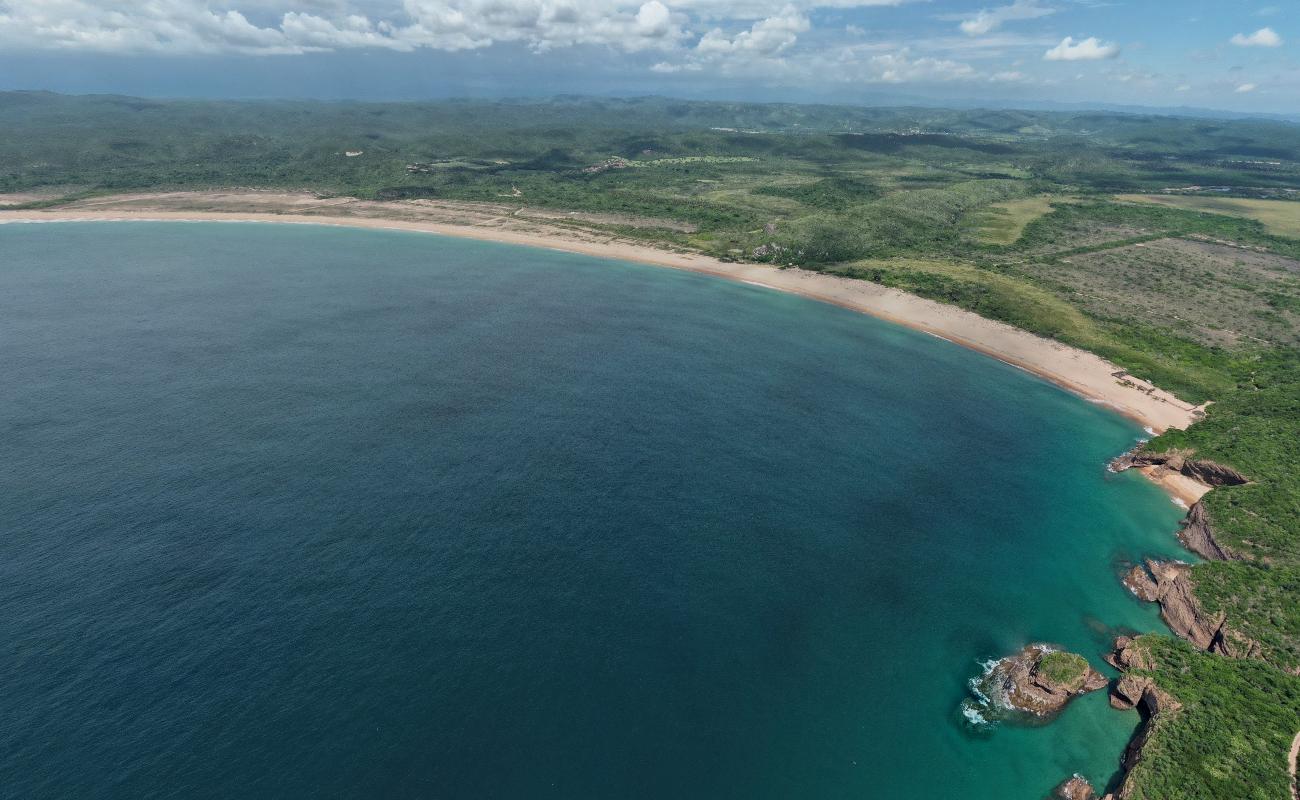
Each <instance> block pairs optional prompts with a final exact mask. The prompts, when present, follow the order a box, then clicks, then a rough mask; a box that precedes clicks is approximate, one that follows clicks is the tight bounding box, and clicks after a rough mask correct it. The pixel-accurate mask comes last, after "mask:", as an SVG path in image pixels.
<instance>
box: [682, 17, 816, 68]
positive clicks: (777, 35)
mask: <svg viewBox="0 0 1300 800" xmlns="http://www.w3.org/2000/svg"><path fill="white" fill-rule="evenodd" d="M810 27H811V23H810V22H809V21H808V18H807V17H805V16H804V15H803V14H801V13H799V12H798V11H797V10H795V8H794V7H793V6H786V7H785V8H784V9H782V10H781V12H780V13H778V14H776V15H775V16H771V17H768V18H766V19H762V20H759V21H758V22H755V23H754V24H753V25H752V26H751V27H750V29H749V30H747V31H741V32H740V33H738V34H736V35H735V36H734V37H728V36H727V35H726V34H725V33H723V32H722V30H721V29H719V28H714V29H713V30H711V31H709V32H708V33H706V34H704V35H703V36H702V37H700V41H699V43H698V44H697V45H696V46H695V52H696V53H697V54H698V55H700V56H704V57H708V56H715V55H727V54H732V53H742V54H754V55H759V56H774V55H776V54H778V53H780V52H782V51H783V50H786V49H787V48H789V47H790V46H791V45H793V44H794V43H795V42H796V41H797V40H798V38H799V34H801V33H803V32H805V31H807V30H808V29H809V28H810Z"/></svg>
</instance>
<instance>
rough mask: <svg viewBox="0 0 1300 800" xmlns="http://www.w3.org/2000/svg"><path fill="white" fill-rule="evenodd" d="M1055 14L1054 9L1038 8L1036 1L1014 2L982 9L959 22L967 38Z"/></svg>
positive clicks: (1017, 0) (1019, 0)
mask: <svg viewBox="0 0 1300 800" xmlns="http://www.w3.org/2000/svg"><path fill="white" fill-rule="evenodd" d="M1054 13H1056V9H1053V8H1047V7H1046V6H1040V5H1039V4H1038V0H1016V1H1015V2H1014V3H1012V4H1011V5H1009V6H998V7H997V8H985V9H982V10H981V11H980V12H979V13H977V14H976V15H975V16H973V17H966V18H963V19H962V20H961V26H960V27H961V32H962V33H964V34H966V35H967V36H983V35H984V34H986V33H992V32H993V31H995V30H997V29H998V28H1001V27H1002V25H1003V24H1004V23H1007V22H1012V21H1014V20H1022V19H1038V18H1039V17H1046V16H1047V15H1049V14H1054Z"/></svg>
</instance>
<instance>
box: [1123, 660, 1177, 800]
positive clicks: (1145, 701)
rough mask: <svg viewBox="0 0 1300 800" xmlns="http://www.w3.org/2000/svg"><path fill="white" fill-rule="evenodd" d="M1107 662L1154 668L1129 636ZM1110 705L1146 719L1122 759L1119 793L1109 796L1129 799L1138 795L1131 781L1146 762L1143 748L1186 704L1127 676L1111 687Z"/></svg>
mask: <svg viewBox="0 0 1300 800" xmlns="http://www.w3.org/2000/svg"><path fill="white" fill-rule="evenodd" d="M1106 660H1107V661H1109V662H1110V663H1111V664H1114V665H1115V666H1117V667H1119V668H1120V669H1134V670H1143V669H1150V668H1151V667H1152V666H1154V665H1153V664H1151V663H1150V661H1149V657H1148V655H1147V654H1146V652H1145V651H1143V650H1142V649H1141V648H1140V647H1137V646H1135V645H1134V642H1133V640H1131V639H1129V638H1128V637H1126V636H1121V637H1119V638H1118V639H1117V640H1115V651H1114V652H1113V653H1111V655H1110V656H1108V657H1107V659H1106ZM1110 704H1111V706H1113V707H1114V708H1119V709H1134V708H1136V709H1137V710H1138V713H1139V714H1141V716H1142V724H1141V726H1139V727H1138V729H1137V732H1136V733H1134V734H1133V738H1132V739H1131V740H1130V741H1129V743H1128V747H1126V748H1125V749H1124V755H1123V757H1122V758H1121V759H1120V766H1121V768H1122V769H1123V771H1124V779H1123V781H1122V782H1121V783H1120V788H1119V791H1117V792H1116V793H1115V794H1113V795H1106V798H1107V800H1109V799H1110V798H1115V799H1116V800H1127V798H1129V797H1132V796H1133V793H1134V787H1133V782H1132V780H1131V778H1132V774H1133V768H1134V767H1135V766H1136V765H1137V763H1138V762H1139V761H1140V760H1141V759H1142V748H1143V747H1144V746H1146V743H1147V741H1148V740H1149V739H1150V738H1151V736H1152V734H1153V733H1154V732H1155V731H1156V730H1158V729H1159V728H1160V726H1161V725H1163V724H1165V722H1166V720H1168V718H1169V717H1170V716H1172V715H1174V714H1176V713H1178V711H1179V710H1180V709H1181V708H1182V705H1181V704H1180V703H1179V702H1178V700H1177V699H1175V698H1174V696H1173V695H1171V694H1169V693H1168V692H1166V691H1164V690H1163V689H1161V688H1160V687H1159V686H1157V685H1156V683H1155V681H1153V680H1151V679H1150V678H1144V677H1141V676H1138V675H1132V674H1125V675H1124V676H1123V677H1121V678H1120V679H1119V681H1117V682H1116V683H1115V685H1114V686H1113V687H1111V690H1110Z"/></svg>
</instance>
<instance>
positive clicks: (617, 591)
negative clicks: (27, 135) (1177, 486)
mask: <svg viewBox="0 0 1300 800" xmlns="http://www.w3.org/2000/svg"><path fill="white" fill-rule="evenodd" d="M0 376H3V379H2V380H0V642H3V651H2V652H3V655H2V656H0V786H3V787H4V788H3V791H2V793H3V794H4V795H5V796H9V797H16V798H17V797H23V798H56V797H78V798H99V797H129V798H151V797H169V798H170V797H175V798H217V797H220V798H235V797H240V798H243V797H311V798H345V797H346V798H362V797H364V798H444V799H445V798H453V799H456V800H460V799H461V798H464V799H465V800H483V799H484V798H564V799H565V800H573V799H576V798H583V799H586V798H656V799H659V798H707V799H708V800H718V799H720V798H745V799H746V800H754V799H756V798H801V799H803V798H807V799H811V798H957V797H960V798H963V800H981V799H982V798H988V799H989V800H993V799H994V798H996V799H997V800H1015V799H1016V798H1024V800H1039V798H1041V797H1042V796H1043V795H1044V794H1045V793H1046V792H1047V791H1048V790H1049V789H1050V788H1051V787H1052V786H1053V785H1054V784H1055V783H1056V782H1057V781H1059V780H1061V779H1063V778H1065V777H1067V776H1068V775H1070V774H1071V773H1074V772H1081V773H1083V774H1084V775H1086V776H1088V777H1089V778H1092V779H1093V780H1094V781H1096V782H1097V783H1099V784H1104V783H1105V782H1106V781H1107V780H1108V779H1109V778H1111V777H1112V776H1113V774H1114V773H1115V771H1116V769H1117V766H1118V759H1119V755H1120V753H1121V751H1122V749H1123V746H1124V744H1125V742H1126V741H1127V739H1128V737H1129V735H1130V734H1131V733H1132V731H1133V729H1134V727H1135V726H1136V724H1137V721H1138V720H1137V717H1136V715H1135V714H1133V713H1131V712H1130V713H1121V712H1117V711H1113V710H1111V709H1110V708H1109V707H1108V706H1107V703H1106V698H1105V696H1104V692H1099V693H1096V694H1093V695H1090V696H1088V697H1085V698H1083V699H1081V700H1079V701H1077V702H1076V703H1074V704H1073V705H1072V706H1071V707H1070V708H1068V709H1067V710H1066V712H1065V713H1064V714H1063V715H1061V717H1060V718H1059V719H1057V720H1056V721H1055V722H1054V723H1052V724H1051V725H1047V726H1020V725H1015V724H1009V723H1005V722H1004V723H1000V724H981V723H979V721H978V718H977V715H976V714H970V713H968V714H963V713H962V710H963V702H964V701H966V700H968V699H969V698H970V693H969V689H968V683H969V682H970V680H971V679H972V678H975V677H977V676H978V675H979V674H980V671H981V662H983V661H986V660H988V659H990V658H995V657H997V656H1000V655H1003V654H1006V653H1009V652H1011V651H1013V650H1015V649H1017V648H1019V647H1021V646H1022V645H1024V644H1026V643H1027V642H1031V641H1040V640H1042V641H1050V642H1056V643H1059V644H1062V645H1065V646H1067V647H1070V648H1074V649H1076V650H1078V651H1080V652H1082V653H1084V654H1086V655H1087V656H1088V657H1089V658H1090V659H1092V660H1093V662H1094V663H1095V664H1098V665H1100V659H1099V655H1100V654H1101V653H1102V652H1103V651H1104V650H1105V649H1106V647H1107V644H1108V642H1109V640H1110V637H1111V636H1112V635H1113V634H1114V632H1115V631H1116V630H1120V629H1135V630H1158V629H1160V627H1161V626H1160V623H1159V621H1158V619H1157V617H1156V615H1155V612H1154V610H1153V609H1152V608H1151V607H1148V606H1144V605H1142V604H1140V603H1138V602H1137V601H1136V600H1134V599H1133V598H1132V597H1130V596H1129V594H1128V593H1127V592H1126V591H1125V590H1124V588H1123V587H1122V586H1121V585H1120V583H1119V581H1118V579H1117V575H1118V573H1119V571H1120V569H1121V568H1122V565H1123V564H1124V563H1125V562H1126V561H1129V560H1132V559H1134V558H1138V557H1141V556H1144V555H1148V554H1170V555H1172V554H1177V553H1179V549H1178V546H1177V543H1176V541H1175V540H1174V537H1173V536H1172V535H1171V532H1172V531H1173V530H1174V529H1175V527H1176V524H1177V521H1178V519H1179V517H1180V516H1181V513H1182V512H1181V511H1180V510H1179V509H1178V508H1177V507H1175V506H1174V505H1173V504H1172V503H1171V502H1170V501H1169V500H1168V499H1167V498H1166V497H1165V496H1164V495H1163V494H1162V493H1160V492H1159V491H1158V490H1157V489H1156V488H1155V487H1153V486H1152V485H1149V484H1148V483H1147V482H1145V481H1144V480H1143V479H1141V478H1140V477H1139V476H1137V475H1134V474H1123V475H1113V474H1109V473H1108V472H1107V471H1106V469H1105V464H1106V461H1107V459H1108V458H1110V457H1111V456H1114V455H1117V454H1119V453H1120V452H1122V451H1124V450H1126V449H1127V448H1129V447H1130V446H1132V445H1133V444H1134V442H1135V441H1136V440H1137V439H1138V438H1139V437H1141V436H1142V435H1143V432H1142V430H1141V428H1139V427H1138V426H1136V425H1134V424H1133V423H1131V422H1129V421H1127V420H1125V419H1122V418H1120V417H1118V416H1116V415H1114V414H1113V413H1111V412H1110V411H1108V410H1106V409H1104V408H1101V407H1098V406H1096V405H1093V404H1090V403H1088V402H1085V401H1083V400H1081V399H1079V398H1077V397H1074V396H1072V395H1070V394H1067V393H1065V392H1063V391H1061V390H1059V389H1057V388H1055V387H1053V386H1051V385H1049V384H1047V383H1045V382H1043V381H1041V380H1038V379H1037V378H1035V377H1033V376H1031V375H1029V374H1026V373H1024V372H1022V371H1020V370H1017V369H1014V368H1012V367H1009V366H1006V365H1004V364H1001V363H999V362H997V361H994V360H992V359H989V358H986V357H984V356H981V355H977V354H975V353H971V352H968V351H965V350H963V349H960V348H958V347H956V346H954V345H952V344H950V343H947V342H944V341H941V340H939V339H936V338H934V337H931V336H926V335H924V334H919V333H916V332H913V331H909V330H905V329H903V328H899V327H896V326H893V325H890V324H887V323H884V322H880V321H877V320H874V319H870V318H868V317H865V316H861V315H859V314H856V313H853V312H850V311H847V310H844V309H840V308H835V307H830V306H826V305H822V304H819V303H816V302H813V301H810V300H807V299H804V298H799V297H793V296H789V295H784V294H779V293H776V292H773V291H769V290H766V289H762V288H759V287H754V286H747V285H742V284H736V283H730V282H726V281H723V280H719V279H714V278H710V277H706V276H701V275H695V274H690V273H683V272H675V271H672V270H667V269H662V268H656V267H649V266H640V265H635V264H627V263H622V262H614V261H604V260H599V259H594V258H587V257H581V256H576V255H569V254H564V253H558V252H551V251H547V250H539V249H527V248H520V247H513V246H506V245H498V244H490V243H483V242H471V241H460V240H454V239H447V238H439V237H435V236H431V235H424V234H417V233H403V232H392V231H374V230H345V229H337V228H327V227H316V226H293V225H258V224H227V223H145V222H137V223H126V222H122V223H60V224H30V225H19V224H10V225H0ZM966 710H967V712H970V711H971V710H972V706H971V705H969V704H967V705H966Z"/></svg>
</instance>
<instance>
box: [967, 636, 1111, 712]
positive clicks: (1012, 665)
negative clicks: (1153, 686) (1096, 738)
mask: <svg viewBox="0 0 1300 800" xmlns="http://www.w3.org/2000/svg"><path fill="white" fill-rule="evenodd" d="M1045 659H1046V661H1045ZM1063 660H1064V661H1065V663H1064V664H1062V661H1063ZM1069 660H1077V662H1078V664H1079V667H1080V668H1079V669H1078V670H1077V671H1072V670H1071V669H1070V667H1071V666H1073V665H1072V663H1071V662H1070V661H1069ZM1063 666H1064V667H1065V669H1064V670H1062V669H1061V668H1062V667H1063ZM986 682H987V683H988V684H989V688H990V689H991V690H992V691H993V692H994V693H997V694H998V695H1000V696H1001V697H1002V698H1003V699H1004V700H1005V702H1006V705H1008V706H1010V707H1011V708H1013V709H1015V710H1018V711H1023V712H1026V713H1029V714H1035V715H1037V716H1047V715H1049V714H1055V713H1056V712H1058V711H1060V710H1061V709H1063V708H1065V706H1066V704H1067V703H1069V702H1070V700H1071V699H1073V698H1075V697H1078V696H1079V695H1081V694H1087V693H1088V692H1094V691H1096V690H1098V689H1101V688H1103V687H1104V686H1106V684H1107V683H1108V681H1107V680H1106V676H1104V675H1102V674H1101V673H1100V672H1098V671H1097V670H1095V669H1093V668H1092V667H1091V666H1090V665H1089V664H1088V662H1087V661H1086V660H1084V659H1083V657H1082V656H1077V655H1074V654H1072V653H1061V652H1059V651H1057V650H1054V649H1053V648H1051V647H1048V646H1047V645H1042V644H1031V645H1029V646H1028V647H1026V648H1025V649H1024V650H1021V651H1020V652H1019V653H1016V654H1015V655H1012V656H1008V657H1007V658H1004V659H1002V660H1001V661H999V662H998V663H997V664H995V665H994V667H993V669H992V670H990V672H989V677H988V678H987V679H986Z"/></svg>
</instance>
